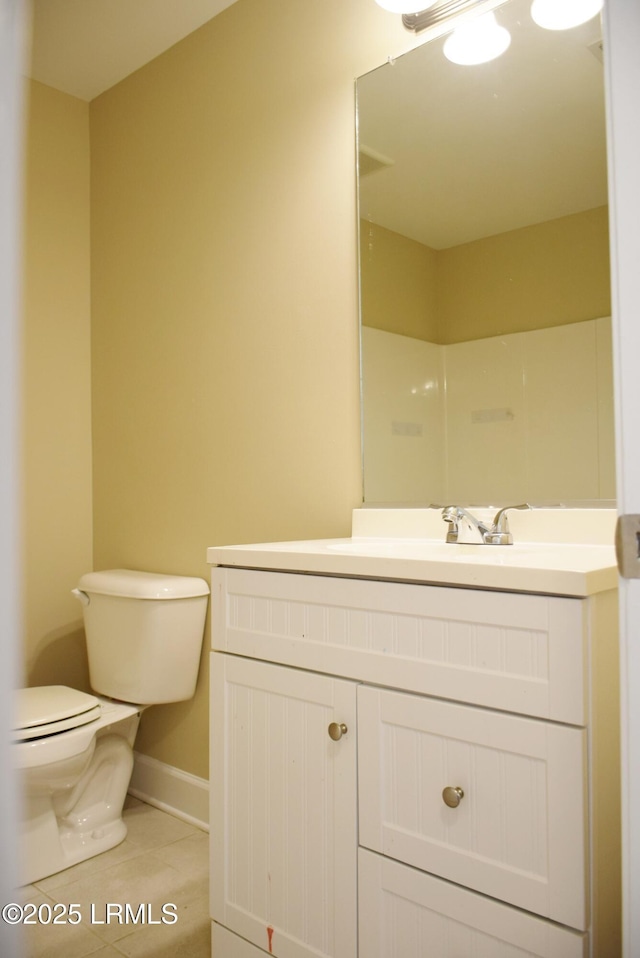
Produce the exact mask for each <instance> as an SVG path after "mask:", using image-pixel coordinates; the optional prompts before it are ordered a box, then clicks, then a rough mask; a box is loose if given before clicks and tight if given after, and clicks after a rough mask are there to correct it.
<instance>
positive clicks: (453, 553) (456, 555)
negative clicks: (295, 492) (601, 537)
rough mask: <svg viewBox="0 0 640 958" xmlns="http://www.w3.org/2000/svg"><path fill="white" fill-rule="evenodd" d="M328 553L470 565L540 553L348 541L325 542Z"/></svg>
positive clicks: (525, 548) (522, 548)
mask: <svg viewBox="0 0 640 958" xmlns="http://www.w3.org/2000/svg"><path fill="white" fill-rule="evenodd" d="M326 548H327V550H328V551H329V552H341V553H346V554H347V555H356V556H358V555H359V556H380V557H384V558H389V559H391V558H397V559H421V560H425V559H431V560H435V561H439V562H442V561H445V562H455V561H465V562H468V561H469V560H470V559H471V560H472V561H474V562H490V563H493V564H495V563H501V562H503V561H504V560H507V561H508V560H509V559H511V560H512V561H513V560H514V559H516V557H517V556H524V555H528V554H530V553H531V552H535V551H540V549H541V548H542V546H541V545H538V544H531V543H526V544H524V545H518V544H514V545H510V546H489V545H481V544H479V543H478V544H473V543H472V544H467V543H462V544H458V543H453V542H443V541H442V540H438V539H374V538H371V539H369V538H363V539H350V540H348V541H346V542H334V543H328V544H327V546H326ZM546 548H548V546H547V547H546Z"/></svg>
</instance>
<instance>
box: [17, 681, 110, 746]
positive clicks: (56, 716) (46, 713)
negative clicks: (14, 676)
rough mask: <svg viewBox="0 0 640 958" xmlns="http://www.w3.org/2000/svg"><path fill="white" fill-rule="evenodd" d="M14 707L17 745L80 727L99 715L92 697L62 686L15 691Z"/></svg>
mask: <svg viewBox="0 0 640 958" xmlns="http://www.w3.org/2000/svg"><path fill="white" fill-rule="evenodd" d="M15 706H16V708H15V718H14V729H13V737H14V741H16V742H25V741H30V740H31V739H36V738H43V737H45V736H50V735H56V734H57V733H58V732H65V731H67V730H68V729H74V728H80V727H81V726H83V725H88V724H89V723H90V722H95V721H96V720H97V719H99V718H100V715H101V712H102V709H101V706H100V701H99V700H98V699H97V698H96V696H95V695H88V694H87V693H86V692H80V691H78V690H77V689H70V688H67V686H65V685H41V686H37V687H35V688H30V689H18V690H17V692H16V699H15Z"/></svg>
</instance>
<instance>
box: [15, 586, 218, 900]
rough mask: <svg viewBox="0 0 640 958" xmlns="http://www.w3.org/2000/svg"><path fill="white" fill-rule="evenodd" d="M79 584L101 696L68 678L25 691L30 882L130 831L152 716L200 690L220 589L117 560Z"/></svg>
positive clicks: (18, 715)
mask: <svg viewBox="0 0 640 958" xmlns="http://www.w3.org/2000/svg"><path fill="white" fill-rule="evenodd" d="M74 594H75V595H76V597H77V598H79V599H80V600H81V602H82V604H83V617H84V623H85V632H86V640H87V653H88V659H89V676H90V681H91V686H92V688H93V689H94V690H95V693H96V694H87V693H85V692H81V691H79V690H77V689H72V688H67V687H66V686H39V687H36V688H29V689H20V690H18V692H17V693H16V700H15V709H14V716H15V718H14V723H13V725H14V730H13V743H12V746H11V747H12V754H13V760H14V765H15V767H16V769H17V770H18V773H19V775H20V778H21V784H22V799H21V804H22V816H21V836H20V838H21V849H22V856H21V857H22V862H21V866H22V867H21V876H20V881H21V884H30V883H32V882H35V881H38V880H40V879H42V878H45V877H47V876H49V875H52V874H54V873H55V872H58V871H61V870H62V869H64V868H68V867H70V866H71V865H75V864H77V863H78V862H81V861H84V860H85V859H87V858H91V857H92V856H93V855H96V854H98V853H100V852H103V851H107V850H108V849H109V848H113V847H114V846H115V845H117V844H119V843H120V842H121V841H123V839H124V838H125V836H126V826H125V824H124V822H123V820H122V807H123V804H124V800H125V797H126V793H127V789H128V787H129V782H130V779H131V773H132V771H133V744H134V741H135V737H136V732H137V729H138V725H139V722H140V715H141V713H142V711H143V710H144V708H146V707H147V706H148V705H151V704H160V703H164V702H177V701H183V700H184V699H187V698H191V697H192V695H193V693H194V691H195V684H196V680H197V674H198V665H199V660H200V650H201V647H202V638H203V634H204V622H205V616H206V608H207V600H208V594H209V588H208V586H207V584H206V582H205V581H204V580H203V579H197V578H192V577H187V576H161V575H157V574H154V573H143V572H134V571H131V570H123V569H117V570H109V571H106V572H94V573H88V574H87V575H85V576H83V577H82V578H81V579H80V582H79V584H78V589H76V590H74ZM123 693H126V700H125V695H123Z"/></svg>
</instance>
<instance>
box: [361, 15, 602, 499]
mask: <svg viewBox="0 0 640 958" xmlns="http://www.w3.org/2000/svg"><path fill="white" fill-rule="evenodd" d="M529 11H530V0H509V2H506V3H503V4H502V5H500V6H498V7H497V9H496V11H495V12H496V17H497V19H498V21H499V23H500V24H501V25H502V26H505V27H507V29H508V30H509V32H510V33H511V44H510V46H509V49H508V50H507V51H506V53H504V54H503V55H502V56H501V57H499V58H498V59H496V60H493V61H492V62H490V63H485V64H481V65H478V66H458V65H456V64H453V63H450V62H449V61H448V60H447V59H446V58H445V57H444V54H443V52H442V47H443V43H444V39H445V37H443V36H440V37H437V38H435V39H431V40H427V41H426V42H425V43H424V44H423V45H421V46H419V47H417V48H416V49H414V50H412V51H411V52H410V53H407V54H405V55H404V56H402V57H399V58H398V59H397V60H395V61H390V62H389V63H387V64H385V65H384V66H382V67H380V68H378V69H377V70H374V71H373V72H371V73H369V74H367V75H365V76H364V77H361V78H359V79H358V81H357V127H358V202H359V216H360V306H361V331H362V340H361V343H362V399H363V455H364V500H365V503H367V504H374V503H375V504H383V503H384V504H411V505H425V504H428V503H431V502H439V503H444V502H458V503H463V504H492V505H493V504H495V505H499V504H504V503H507V502H524V501H528V502H532V503H544V502H556V503H557V502H559V501H562V502H564V503H566V504H572V503H577V502H578V501H580V503H581V504H584V502H585V501H589V502H593V501H594V500H599V501H601V500H608V501H607V505H611V500H612V499H613V498H614V496H615V477H614V445H613V441H614V440H613V376H612V359H611V333H610V318H609V317H610V312H611V305H610V283H609V246H608V244H609V237H608V217H607V170H606V134H605V118H604V92H603V66H602V56H603V54H602V41H601V24H600V20H599V18H598V17H596V18H594V19H593V20H591V21H589V22H588V23H586V24H584V25H582V26H580V27H576V28H574V29H572V30H565V31H548V30H543V29H541V28H540V27H538V26H537V25H536V24H535V23H534V22H533V21H532V20H531V16H530V12H529Z"/></svg>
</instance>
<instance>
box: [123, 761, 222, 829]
mask: <svg viewBox="0 0 640 958" xmlns="http://www.w3.org/2000/svg"><path fill="white" fill-rule="evenodd" d="M133 754H134V765H133V775H132V776H131V782H130V784H129V793H130V794H131V795H133V796H134V797H135V798H139V799H140V800H141V801H143V802H147V804H149V805H154V806H155V807H156V808H160V809H162V811H163V812H169V813H170V814H171V815H175V816H176V818H181V819H182V820H183V821H185V822H189V823H190V824H191V825H196V826H197V827H198V828H203V829H204V830H205V831H209V782H208V781H207V780H206V779H204V778H198V777H197V776H196V775H190V774H189V773H188V772H183V771H182V769H179V768H174V767H173V765H166V764H165V763H164V762H159V761H158V760H157V759H155V758H150V757H149V756H148V755H142V754H141V753H140V752H134V753H133Z"/></svg>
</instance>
